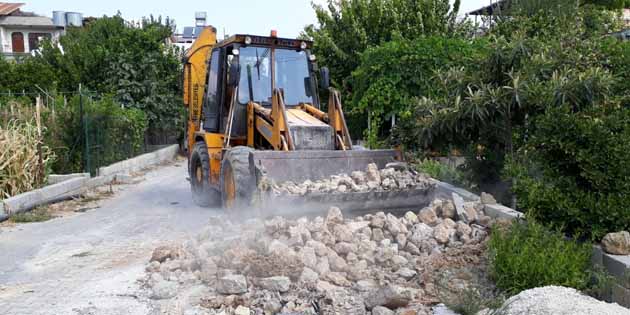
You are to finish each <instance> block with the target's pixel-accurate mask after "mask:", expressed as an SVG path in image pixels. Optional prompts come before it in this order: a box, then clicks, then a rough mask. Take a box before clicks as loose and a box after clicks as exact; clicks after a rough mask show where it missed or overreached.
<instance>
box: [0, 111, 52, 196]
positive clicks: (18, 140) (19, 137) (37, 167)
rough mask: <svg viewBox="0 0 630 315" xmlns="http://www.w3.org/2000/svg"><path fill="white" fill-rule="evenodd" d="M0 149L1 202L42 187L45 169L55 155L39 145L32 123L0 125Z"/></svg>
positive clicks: (37, 134)
mask: <svg viewBox="0 0 630 315" xmlns="http://www.w3.org/2000/svg"><path fill="white" fill-rule="evenodd" d="M0 148H2V150H0V198H8V197H10V196H14V195H17V194H20V193H23V192H26V191H29V190H33V189H35V188H38V187H39V186H40V185H41V184H43V183H44V181H45V174H46V172H45V169H46V168H47V166H48V165H49V164H50V163H51V162H52V161H53V159H54V155H53V154H52V153H51V151H50V149H49V148H48V147H46V146H44V145H43V144H42V139H41V137H40V135H39V133H38V131H37V128H36V127H35V125H34V124H33V123H32V122H29V121H18V120H11V121H9V122H8V123H7V124H6V125H5V124H3V125H0ZM40 152H41V161H40ZM42 169H43V170H44V171H42Z"/></svg>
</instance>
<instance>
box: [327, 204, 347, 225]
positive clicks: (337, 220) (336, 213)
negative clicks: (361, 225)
mask: <svg viewBox="0 0 630 315" xmlns="http://www.w3.org/2000/svg"><path fill="white" fill-rule="evenodd" d="M325 223H326V226H327V227H328V228H329V229H331V228H332V227H333V226H334V225H337V224H343V214H342V213H341V210H340V209H339V208H337V207H330V209H328V214H327V215H326V221H325Z"/></svg>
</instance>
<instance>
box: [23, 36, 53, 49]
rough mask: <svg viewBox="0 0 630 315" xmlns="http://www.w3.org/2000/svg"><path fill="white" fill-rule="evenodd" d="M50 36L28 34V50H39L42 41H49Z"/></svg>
mask: <svg viewBox="0 0 630 315" xmlns="http://www.w3.org/2000/svg"><path fill="white" fill-rule="evenodd" d="M51 38H52V36H51V35H50V34H49V33H29V34H28V49H29V50H30V51H33V50H35V49H37V48H39V44H40V42H41V41H42V40H45V39H48V40H50V39H51Z"/></svg>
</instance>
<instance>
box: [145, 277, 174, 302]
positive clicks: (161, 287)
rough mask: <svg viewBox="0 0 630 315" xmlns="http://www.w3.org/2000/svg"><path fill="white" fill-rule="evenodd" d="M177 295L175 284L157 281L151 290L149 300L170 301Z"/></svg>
mask: <svg viewBox="0 0 630 315" xmlns="http://www.w3.org/2000/svg"><path fill="white" fill-rule="evenodd" d="M175 295H177V284H176V283H175V282H171V281H166V280H161V281H157V282H156V283H155V284H154V285H153V288H152V293H151V298H152V299H156V300H164V299H170V298H172V297H174V296H175Z"/></svg>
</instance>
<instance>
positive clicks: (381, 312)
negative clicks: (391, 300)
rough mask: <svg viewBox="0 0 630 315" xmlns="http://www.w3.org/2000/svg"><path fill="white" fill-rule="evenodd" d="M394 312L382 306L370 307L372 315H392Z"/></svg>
mask: <svg viewBox="0 0 630 315" xmlns="http://www.w3.org/2000/svg"><path fill="white" fill-rule="evenodd" d="M394 314H395V313H394V311H392V310H390V309H389V308H387V307H383V306H375V307H374V308H373V309H372V315H394Z"/></svg>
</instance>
